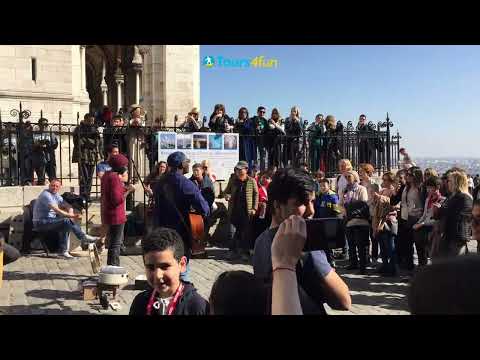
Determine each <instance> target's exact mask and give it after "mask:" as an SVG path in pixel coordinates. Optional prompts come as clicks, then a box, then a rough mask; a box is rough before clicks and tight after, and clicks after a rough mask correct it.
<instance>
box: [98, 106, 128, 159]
mask: <svg viewBox="0 0 480 360" xmlns="http://www.w3.org/2000/svg"><path fill="white" fill-rule="evenodd" d="M124 124H125V120H124V119H123V117H122V116H121V115H115V116H114V117H113V118H112V125H113V127H112V126H108V127H106V128H105V130H104V131H103V139H104V144H103V145H104V155H105V159H106V158H107V156H108V155H107V153H108V151H107V150H108V148H109V146H111V145H115V146H116V147H118V150H119V151H120V154H123V155H125V156H128V139H127V131H126V128H125V127H124Z"/></svg>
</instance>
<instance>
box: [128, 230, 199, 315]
mask: <svg viewBox="0 0 480 360" xmlns="http://www.w3.org/2000/svg"><path fill="white" fill-rule="evenodd" d="M142 248H143V262H144V264H145V272H146V276H147V282H148V284H149V285H150V286H151V289H149V290H145V291H143V292H141V293H140V294H138V295H137V296H136V297H135V299H133V303H132V306H131V307H130V315H134V316H145V315H153V316H159V315H207V314H208V312H209V310H208V302H207V301H206V300H205V299H204V298H202V297H201V296H200V295H199V294H198V293H197V290H196V289H195V287H194V286H193V285H192V284H191V283H189V282H186V281H183V280H181V279H180V274H181V273H182V272H185V270H186V267H187V258H186V256H185V248H184V245H183V240H182V238H181V237H180V235H179V234H178V233H177V232H176V231H175V230H173V229H168V228H156V229H155V230H153V231H152V232H151V233H150V234H149V235H147V236H146V237H145V239H144V240H143V242H142Z"/></svg>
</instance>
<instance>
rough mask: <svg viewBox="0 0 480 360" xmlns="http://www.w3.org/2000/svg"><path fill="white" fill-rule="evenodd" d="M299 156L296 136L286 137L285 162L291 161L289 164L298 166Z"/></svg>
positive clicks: (298, 142)
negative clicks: (292, 137)
mask: <svg viewBox="0 0 480 360" xmlns="http://www.w3.org/2000/svg"><path fill="white" fill-rule="evenodd" d="M301 156H302V154H301V153H300V141H299V140H298V139H297V138H295V139H287V148H286V151H285V157H286V158H285V164H288V161H291V166H292V167H295V168H298V167H299V166H300V158H301Z"/></svg>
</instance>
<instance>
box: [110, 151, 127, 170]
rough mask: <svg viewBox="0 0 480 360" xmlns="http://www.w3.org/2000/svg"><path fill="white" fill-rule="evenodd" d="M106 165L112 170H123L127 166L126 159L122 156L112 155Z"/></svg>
mask: <svg viewBox="0 0 480 360" xmlns="http://www.w3.org/2000/svg"><path fill="white" fill-rule="evenodd" d="M108 165H110V166H111V167H112V169H114V170H115V169H120V168H122V167H123V168H124V167H127V166H128V159H127V158H126V157H125V155H122V154H117V155H113V156H111V157H110V160H108Z"/></svg>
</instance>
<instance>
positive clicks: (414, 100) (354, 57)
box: [200, 45, 480, 157]
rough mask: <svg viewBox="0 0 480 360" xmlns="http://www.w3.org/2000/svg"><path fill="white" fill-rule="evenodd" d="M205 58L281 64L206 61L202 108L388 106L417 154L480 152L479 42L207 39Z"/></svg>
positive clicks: (381, 113) (371, 115) (378, 114)
mask: <svg viewBox="0 0 480 360" xmlns="http://www.w3.org/2000/svg"><path fill="white" fill-rule="evenodd" d="M200 52H201V59H204V58H205V56H213V57H214V58H215V59H218V57H219V56H222V57H224V58H228V59H239V58H254V57H256V56H260V55H263V56H264V57H265V58H266V59H277V60H278V67H277V68H271V69H266V68H263V69H261V68H231V67H230V68H227V67H219V66H218V65H217V66H214V67H212V68H210V69H208V68H206V67H205V66H203V65H202V66H201V87H200V88H201V96H200V97H201V99H200V100H201V104H200V105H201V112H202V113H203V114H205V115H207V116H209V115H210V114H211V112H212V110H213V106H214V105H215V104H216V103H223V104H225V106H226V109H227V113H228V114H229V115H230V116H236V115H237V113H238V109H239V108H240V107H241V106H246V107H247V108H248V109H249V111H250V114H253V113H254V112H255V110H256V108H257V106H259V105H263V106H266V107H267V114H270V111H271V109H272V107H277V108H279V110H280V112H281V114H282V116H284V117H286V116H288V113H289V110H290V108H291V107H292V106H293V105H298V106H299V107H300V109H301V112H302V117H303V118H304V119H307V120H309V121H312V120H313V119H314V117H315V115H316V114H318V113H323V114H324V115H327V114H332V115H335V116H336V117H337V120H341V121H343V122H346V121H351V120H354V119H355V124H356V121H357V119H358V116H359V115H360V114H361V113H365V114H366V115H367V118H368V119H369V120H372V121H374V122H375V123H376V122H377V121H380V120H385V117H386V113H387V112H388V113H389V115H390V119H391V121H392V122H393V123H394V125H395V127H394V129H398V130H399V132H400V134H401V135H402V137H403V139H402V140H401V141H402V145H403V146H405V147H407V149H408V150H409V152H410V153H411V155H412V156H434V157H437V156H454V157H461V156H462V157H463V156H472V157H480V151H477V147H476V146H475V145H476V140H477V134H478V133H479V131H480V123H479V117H480V46H446V45H445V46H423V45H416V46H343V45H342V46H320V45H319V46H313V45H312V46H280V45H275V46H264V45H262V46H259V45H258V46H257V45H255V46H237V45H223V46H219V45H202V46H201V47H200Z"/></svg>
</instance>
